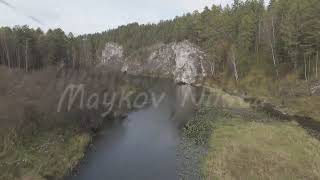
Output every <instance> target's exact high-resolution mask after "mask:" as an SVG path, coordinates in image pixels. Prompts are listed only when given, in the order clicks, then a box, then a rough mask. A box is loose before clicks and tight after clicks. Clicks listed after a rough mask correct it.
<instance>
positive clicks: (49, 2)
mask: <svg viewBox="0 0 320 180" xmlns="http://www.w3.org/2000/svg"><path fill="white" fill-rule="evenodd" d="M230 2H232V0H90V1H89V0H0V26H13V25H24V24H27V25H29V26H31V27H41V28H42V29H44V30H47V29H48V28H57V27H60V28H62V29H63V30H64V31H66V32H73V33H75V34H83V33H93V32H101V31H104V30H107V29H110V28H114V27H117V26H119V25H123V24H128V23H131V22H139V23H149V22H158V21H160V20H165V19H172V18H174V17H175V16H177V15H182V14H184V13H187V12H192V11H194V10H200V11H201V10H202V9H203V8H204V7H205V6H208V7H211V6H212V4H222V5H226V4H227V3H230Z"/></svg>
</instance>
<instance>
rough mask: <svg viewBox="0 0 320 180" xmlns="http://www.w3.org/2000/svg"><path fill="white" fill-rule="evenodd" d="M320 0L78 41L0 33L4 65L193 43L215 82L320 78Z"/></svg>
mask: <svg viewBox="0 0 320 180" xmlns="http://www.w3.org/2000/svg"><path fill="white" fill-rule="evenodd" d="M319 32H320V2H319V1H318V0H304V1H300V0H272V1H271V2H270V4H269V5H268V6H267V7H265V5H264V1H263V0H246V1H239V0H234V3H233V4H232V6H226V7H224V8H222V7H221V6H216V5H214V6H212V7H211V8H208V7H206V8H205V9H204V10H203V11H202V12H198V11H195V12H193V13H188V14H185V15H183V16H181V17H176V18H174V19H173V20H166V21H161V22H159V23H158V24H143V25H139V24H138V23H132V24H128V25H125V26H120V27H118V28H116V29H111V30H108V31H106V32H102V33H96V34H87V35H80V36H77V37H74V36H73V35H72V33H70V34H68V35H66V34H65V33H64V32H63V31H62V30H61V29H54V30H49V31H48V32H46V33H44V32H43V31H42V30H40V29H31V28H28V27H27V26H22V27H14V28H8V27H3V28H1V29H0V40H1V41H0V46H1V48H0V64H5V65H7V66H8V67H9V68H24V69H25V70H26V71H28V70H34V69H40V68H42V67H44V66H47V65H49V64H59V63H61V62H63V63H64V64H66V65H67V66H68V67H72V68H79V67H87V66H91V65H95V64H97V63H98V62H99V61H100V60H99V59H100V56H101V51H102V49H103V48H104V45H105V43H106V42H117V43H119V44H121V45H122V46H123V47H124V49H125V52H126V54H127V55H131V54H137V55H139V53H142V50H143V48H145V47H148V46H150V45H153V44H156V43H160V42H161V43H169V42H173V41H182V40H186V39H187V40H189V41H191V42H193V43H195V44H197V45H199V46H200V47H201V48H202V49H203V51H205V52H206V53H207V56H208V57H207V58H208V59H209V60H210V62H211V66H212V67H211V69H212V75H214V77H217V78H218V77H219V75H221V74H224V75H225V74H227V75H228V77H234V78H235V79H241V78H244V77H245V76H246V74H247V73H249V72H250V71H252V70H253V69H255V68H258V67H259V66H260V67H261V68H260V69H262V70H263V71H264V73H267V76H270V77H272V78H278V77H283V76H284V75H286V74H288V73H295V74H297V75H299V77H300V78H303V79H306V80H308V79H312V78H317V77H318V76H319V73H320V72H318V71H319V70H318V66H319V62H318V61H319V49H320V47H319V44H320V42H319V41H320V33H319Z"/></svg>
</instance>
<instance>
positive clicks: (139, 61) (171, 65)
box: [102, 41, 208, 84]
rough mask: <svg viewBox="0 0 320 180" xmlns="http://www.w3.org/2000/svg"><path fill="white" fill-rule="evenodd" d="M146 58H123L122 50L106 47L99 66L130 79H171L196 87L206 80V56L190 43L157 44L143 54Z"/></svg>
mask: <svg viewBox="0 0 320 180" xmlns="http://www.w3.org/2000/svg"><path fill="white" fill-rule="evenodd" d="M146 52H148V53H147V54H149V55H148V56H147V57H146V58H141V57H134V56H130V57H126V58H124V57H123V48H122V47H121V46H120V45H117V44H115V43H107V44H106V46H105V49H104V50H103V52H102V63H103V64H105V65H107V66H109V67H112V68H118V69H119V70H121V71H122V72H127V73H128V74H133V75H149V76H156V77H170V78H173V79H174V80H175V82H177V83H185V84H196V83H199V82H200V81H202V80H203V78H204V77H206V74H207V73H206V72H208V71H207V70H206V68H208V64H206V61H205V54H204V53H203V52H202V51H201V50H200V48H198V47H197V46H195V45H194V44H192V43H190V42H189V41H183V42H179V43H170V44H158V45H155V46H153V47H150V48H148V49H147V50H146Z"/></svg>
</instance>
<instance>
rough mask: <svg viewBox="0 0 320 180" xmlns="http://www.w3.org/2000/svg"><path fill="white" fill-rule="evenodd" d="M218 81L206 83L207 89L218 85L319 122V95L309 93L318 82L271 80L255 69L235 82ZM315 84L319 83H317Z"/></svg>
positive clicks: (286, 79) (297, 78)
mask: <svg viewBox="0 0 320 180" xmlns="http://www.w3.org/2000/svg"><path fill="white" fill-rule="evenodd" d="M222 79H224V80H222V81H220V82H217V81H214V80H209V81H207V83H206V84H207V85H208V86H219V87H220V88H224V89H225V90H226V91H228V92H230V93H235V94H238V95H245V96H249V97H255V98H258V99H260V100H264V101H267V102H270V103H272V104H274V105H276V106H277V107H279V108H280V109H282V110H283V111H285V112H288V113H290V114H298V115H301V116H308V117H311V118H313V119H314V120H316V121H320V108H319V106H320V96H319V94H311V90H310V88H312V87H314V86H316V84H319V80H316V79H313V80H310V81H309V82H307V81H305V80H302V79H301V78H299V77H297V76H296V75H293V74H289V75H287V76H285V77H282V78H280V79H279V80H278V79H273V78H271V77H269V76H267V75H266V74H265V73H264V72H263V70H261V69H260V70H259V68H257V69H256V70H255V71H252V72H250V73H248V74H247V75H246V76H245V77H243V78H242V79H240V80H239V81H238V82H237V83H235V81H234V79H232V78H231V79H228V78H222ZM317 82H318V83H317Z"/></svg>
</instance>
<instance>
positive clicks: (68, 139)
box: [0, 67, 135, 180]
mask: <svg viewBox="0 0 320 180" xmlns="http://www.w3.org/2000/svg"><path fill="white" fill-rule="evenodd" d="M0 70H1V71H0V82H1V86H0V98H1V100H2V101H1V102H0V114H1V116H0V123H1V127H0V172H1V174H0V179H1V180H2V179H3V180H20V179H23V180H29V179H30V180H31V179H32V180H33V179H36V180H38V179H62V178H63V177H64V176H65V174H67V173H68V172H70V171H71V170H72V169H73V168H74V167H75V166H76V165H77V164H78V163H79V161H80V160H81V159H83V157H84V154H85V152H86V150H87V146H88V145H89V144H90V142H91V140H92V139H93V135H94V134H95V132H96V131H98V130H99V127H101V125H102V124H104V123H105V122H107V121H112V120H113V119H115V118H117V117H118V116H122V115H123V113H125V112H127V111H128V108H126V107H125V106H121V107H120V106H117V107H114V108H113V109H112V111H111V112H110V114H108V116H106V117H102V116H101V114H102V113H104V112H105V111H106V110H108V109H106V108H99V107H104V106H100V104H101V103H102V102H101V101H99V102H96V103H100V104H97V105H96V106H97V107H98V108H91V109H90V108H82V107H81V105H80V107H79V104H80V103H78V104H77V102H79V101H78V100H79V99H80V96H77V97H76V98H75V103H74V104H73V106H72V107H71V108H70V109H68V108H67V102H65V103H63V104H62V106H61V109H60V110H61V111H59V110H58V106H59V102H60V100H61V96H62V94H63V93H64V91H65V89H67V88H68V87H69V85H79V84H83V85H85V86H86V87H88V88H86V89H85V90H83V91H84V94H85V97H84V98H87V96H90V95H91V94H95V93H97V96H98V94H99V95H100V94H103V93H105V92H121V91H131V92H134V90H135V88H134V87H132V86H130V85H128V84H127V82H126V81H124V80H123V78H122V76H121V75H119V74H117V73H114V74H112V72H110V73H109V72H104V71H102V70H101V69H83V70H79V71H72V70H69V71H67V70H65V69H60V70H59V69H58V70H57V69H56V67H49V68H47V69H43V70H41V71H35V72H30V73H25V72H24V71H21V70H17V69H12V70H9V69H7V68H5V67H0ZM89 87H90V88H89ZM88 98H89V99H90V97H88ZM66 99H68V98H66ZM117 99H119V97H116V98H115V99H114V101H115V102H116V101H118V100H117ZM91 100H93V99H92V98H91ZM80 102H81V101H80ZM91 102H92V101H91ZM69 103H70V102H69ZM96 103H95V104H96ZM88 104H89V105H90V102H89V101H88V103H87V102H86V103H85V105H86V107H88V106H89V105H88Z"/></svg>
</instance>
